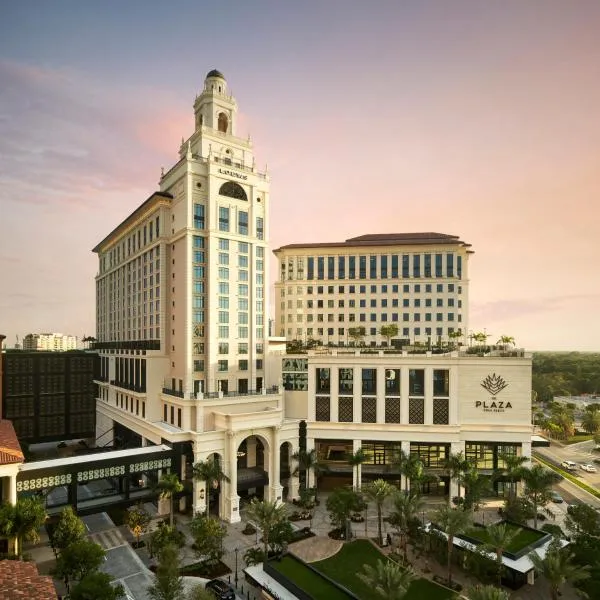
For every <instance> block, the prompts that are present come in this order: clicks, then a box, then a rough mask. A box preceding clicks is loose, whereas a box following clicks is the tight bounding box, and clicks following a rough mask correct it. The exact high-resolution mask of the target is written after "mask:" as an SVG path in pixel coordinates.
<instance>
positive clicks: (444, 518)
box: [434, 505, 471, 587]
mask: <svg viewBox="0 0 600 600" xmlns="http://www.w3.org/2000/svg"><path fill="white" fill-rule="evenodd" d="M434 521H435V523H436V526H437V527H438V528H439V529H440V530H441V531H443V532H444V533H445V534H446V536H447V538H448V586H449V587H452V550H453V549H454V537H455V536H457V535H459V534H461V533H464V532H465V531H466V530H467V529H468V527H469V525H470V524H471V515H470V513H468V512H465V511H464V510H460V509H458V508H451V507H450V506H448V505H446V506H443V507H442V508H440V509H439V510H438V511H437V512H436V514H435V517H434Z"/></svg>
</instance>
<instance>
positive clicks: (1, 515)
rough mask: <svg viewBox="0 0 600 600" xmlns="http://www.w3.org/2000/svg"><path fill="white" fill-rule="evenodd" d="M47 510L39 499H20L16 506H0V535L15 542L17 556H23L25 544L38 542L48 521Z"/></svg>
mask: <svg viewBox="0 0 600 600" xmlns="http://www.w3.org/2000/svg"><path fill="white" fill-rule="evenodd" d="M46 517H47V515H46V508H45V507H44V503H43V501H42V500H41V499H39V498H19V499H18V500H17V503H16V504H3V505H2V506H0V533H1V534H2V535H4V536H5V537H7V538H9V539H10V538H12V539H14V541H15V554H17V555H18V556H19V557H20V556H22V555H23V542H38V541H39V539H40V534H39V530H40V528H41V527H42V526H43V525H44V523H45V521H46Z"/></svg>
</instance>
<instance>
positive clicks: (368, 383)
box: [362, 369, 377, 394]
mask: <svg viewBox="0 0 600 600" xmlns="http://www.w3.org/2000/svg"><path fill="white" fill-rule="evenodd" d="M362 393H363V394H376V393H377V369H363V370H362Z"/></svg>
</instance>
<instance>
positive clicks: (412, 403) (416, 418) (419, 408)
mask: <svg viewBox="0 0 600 600" xmlns="http://www.w3.org/2000/svg"><path fill="white" fill-rule="evenodd" d="M408 422H409V423H411V424H414V425H419V424H421V425H422V424H423V423H425V400H424V399H423V398H409V400H408Z"/></svg>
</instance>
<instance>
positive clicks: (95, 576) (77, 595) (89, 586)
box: [69, 571, 125, 600]
mask: <svg viewBox="0 0 600 600" xmlns="http://www.w3.org/2000/svg"><path fill="white" fill-rule="evenodd" d="M112 579H113V578H112V577H111V576H110V575H108V574H107V573H101V572H100V571H92V572H91V573H88V574H87V575H86V576H85V577H83V578H82V580H81V581H80V582H79V583H78V584H77V585H75V586H74V587H73V589H72V590H71V593H70V595H69V600H120V599H121V598H125V589H124V588H123V586H122V585H121V584H120V583H118V584H117V585H113V584H112Z"/></svg>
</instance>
